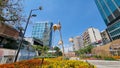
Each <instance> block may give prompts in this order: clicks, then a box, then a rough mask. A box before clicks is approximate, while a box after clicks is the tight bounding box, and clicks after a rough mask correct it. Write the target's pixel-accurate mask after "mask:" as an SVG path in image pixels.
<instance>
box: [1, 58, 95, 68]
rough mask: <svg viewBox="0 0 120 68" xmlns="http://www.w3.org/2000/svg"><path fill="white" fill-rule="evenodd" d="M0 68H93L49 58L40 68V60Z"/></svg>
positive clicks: (74, 61)
mask: <svg viewBox="0 0 120 68" xmlns="http://www.w3.org/2000/svg"><path fill="white" fill-rule="evenodd" d="M0 68H95V66H93V65H91V64H89V63H86V62H83V61H77V60H61V58H50V59H45V60H44V62H43V65H42V67H41V60H40V59H31V60H24V61H20V62H16V63H11V64H2V65H0Z"/></svg>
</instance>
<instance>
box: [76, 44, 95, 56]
mask: <svg viewBox="0 0 120 68" xmlns="http://www.w3.org/2000/svg"><path fill="white" fill-rule="evenodd" d="M93 48H94V46H92V45H88V46H86V47H84V48H82V49H79V50H78V51H76V53H77V54H79V55H80V54H90V53H91V51H92V49H93Z"/></svg>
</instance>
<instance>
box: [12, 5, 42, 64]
mask: <svg viewBox="0 0 120 68" xmlns="http://www.w3.org/2000/svg"><path fill="white" fill-rule="evenodd" d="M36 10H42V7H39V9H32V10H31V11H30V13H29V17H28V19H27V23H26V26H25V29H24V32H23V35H22V37H21V41H20V44H19V47H18V50H17V53H16V56H15V60H14V62H16V61H17V58H18V55H19V52H20V48H21V46H22V43H23V39H24V35H25V33H26V30H27V26H28V24H29V20H30V18H31V14H32V11H36ZM33 16H36V15H33Z"/></svg>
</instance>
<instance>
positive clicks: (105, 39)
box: [101, 30, 110, 45]
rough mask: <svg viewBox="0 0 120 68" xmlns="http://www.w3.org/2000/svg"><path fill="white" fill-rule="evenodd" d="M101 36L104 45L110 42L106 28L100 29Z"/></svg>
mask: <svg viewBox="0 0 120 68" xmlns="http://www.w3.org/2000/svg"><path fill="white" fill-rule="evenodd" d="M101 37H102V42H103V44H104V45H105V44H107V43H109V42H110V37H109V36H108V33H107V31H106V30H103V31H101Z"/></svg>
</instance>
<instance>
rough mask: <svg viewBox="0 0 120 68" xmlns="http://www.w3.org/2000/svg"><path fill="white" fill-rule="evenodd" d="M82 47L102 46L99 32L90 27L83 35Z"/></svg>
mask: <svg viewBox="0 0 120 68" xmlns="http://www.w3.org/2000/svg"><path fill="white" fill-rule="evenodd" d="M82 38H83V45H84V46H87V45H90V44H91V45H95V46H97V45H101V44H102V38H101V35H100V31H99V30H98V29H96V28H93V27H90V28H88V29H87V30H86V31H85V32H84V33H83V34H82Z"/></svg>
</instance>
